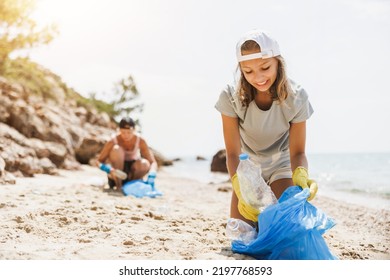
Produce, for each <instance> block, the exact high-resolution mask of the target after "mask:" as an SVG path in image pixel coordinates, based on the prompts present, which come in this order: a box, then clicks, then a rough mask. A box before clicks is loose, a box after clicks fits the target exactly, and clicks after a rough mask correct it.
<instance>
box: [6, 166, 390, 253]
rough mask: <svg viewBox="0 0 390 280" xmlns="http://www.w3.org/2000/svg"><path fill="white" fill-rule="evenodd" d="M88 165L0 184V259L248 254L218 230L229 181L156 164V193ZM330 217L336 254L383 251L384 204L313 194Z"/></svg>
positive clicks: (328, 236)
mask: <svg viewBox="0 0 390 280" xmlns="http://www.w3.org/2000/svg"><path fill="white" fill-rule="evenodd" d="M105 176H106V175H105V174H104V173H103V172H101V171H100V170H98V169H97V168H95V167H91V166H82V170H81V171H66V170H60V176H49V175H37V176H36V177H34V178H17V183H16V185H0V197H1V200H0V209H1V213H2V220H3V223H2V225H1V226H0V259H1V260H9V259H11V260H12V259H18V260H20V259H21V260H30V259H34V260H48V259H57V260H83V259H88V260H98V259H110V260H121V259H128V260H147V259H152V260H153V259H154V260H158V259H160V260H240V259H244V260H251V259H252V258H250V257H248V256H245V255H240V254H234V253H232V252H231V250H230V241H229V240H228V239H227V238H226V236H225V226H226V221H227V219H228V215H229V208H230V196H231V191H232V188H231V186H230V183H226V182H225V183H215V184H206V183H202V182H198V181H196V180H192V179H184V178H178V177H174V176H172V175H170V174H169V173H168V172H166V171H165V170H164V169H162V170H161V171H159V172H158V176H157V178H156V188H157V189H158V190H159V191H161V192H163V196H161V197H157V198H134V197H125V196H123V195H122V194H121V193H118V192H112V191H107V190H103V188H102V186H101V185H100V186H94V185H99V184H102V183H103V182H104V180H105ZM313 204H314V205H315V206H317V207H318V208H320V209H321V210H323V211H324V212H325V213H326V214H327V215H328V216H330V217H332V218H334V219H335V221H336V223H337V224H336V226H335V227H334V228H332V229H330V230H329V231H328V232H326V233H325V234H324V238H325V241H326V242H327V244H328V246H329V248H330V249H331V251H332V252H333V253H334V254H335V255H336V256H337V257H338V258H339V259H341V260H352V259H362V260H365V259H366V260H388V259H390V226H389V225H390V211H388V210H385V209H383V210H375V209H371V208H368V207H361V206H360V205H354V204H349V203H342V202H340V201H338V200H334V199H331V198H328V197H325V196H318V198H316V199H315V200H314V201H313Z"/></svg>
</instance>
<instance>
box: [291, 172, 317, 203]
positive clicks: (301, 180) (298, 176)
mask: <svg viewBox="0 0 390 280" xmlns="http://www.w3.org/2000/svg"><path fill="white" fill-rule="evenodd" d="M292 180H293V183H294V185H297V186H300V187H301V188H302V189H305V188H309V189H310V196H309V198H308V199H307V200H308V201H310V200H312V199H313V198H314V197H315V195H316V193H317V191H318V185H317V182H316V181H314V180H312V179H309V173H308V172H307V169H306V168H305V167H303V166H298V167H297V168H295V170H294V172H293V175H292Z"/></svg>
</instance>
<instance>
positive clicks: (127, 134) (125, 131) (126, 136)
mask: <svg viewBox="0 0 390 280" xmlns="http://www.w3.org/2000/svg"><path fill="white" fill-rule="evenodd" d="M119 131H120V134H121V137H122V139H123V140H124V141H128V140H130V139H131V138H132V137H133V135H134V127H131V128H121V129H119Z"/></svg>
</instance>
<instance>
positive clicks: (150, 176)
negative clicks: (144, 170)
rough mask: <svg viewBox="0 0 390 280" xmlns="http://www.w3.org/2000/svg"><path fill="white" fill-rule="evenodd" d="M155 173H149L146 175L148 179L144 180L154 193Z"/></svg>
mask: <svg viewBox="0 0 390 280" xmlns="http://www.w3.org/2000/svg"><path fill="white" fill-rule="evenodd" d="M156 176H157V173H156V172H155V171H151V172H149V174H148V178H147V179H146V183H147V184H149V185H150V186H151V187H152V190H153V191H154V180H155V179H156Z"/></svg>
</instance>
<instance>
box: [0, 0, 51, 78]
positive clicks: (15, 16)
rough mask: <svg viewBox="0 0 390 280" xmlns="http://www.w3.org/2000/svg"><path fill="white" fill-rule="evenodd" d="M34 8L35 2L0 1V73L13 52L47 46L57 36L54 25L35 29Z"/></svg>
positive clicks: (30, 0)
mask: <svg viewBox="0 0 390 280" xmlns="http://www.w3.org/2000/svg"><path fill="white" fill-rule="evenodd" d="M35 6H36V1H35V0H0V73H1V72H2V71H3V67H4V64H5V62H6V60H7V59H8V58H9V55H10V54H11V53H12V52H13V51H16V50H22V49H26V48H32V47H35V46H37V45H41V44H48V43H49V42H50V41H51V40H52V39H53V38H54V36H55V34H57V28H56V26H54V25H48V26H45V27H42V28H38V27H37V23H36V22H35V21H34V20H33V19H32V18H31V13H32V12H33V11H34V9H35Z"/></svg>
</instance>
